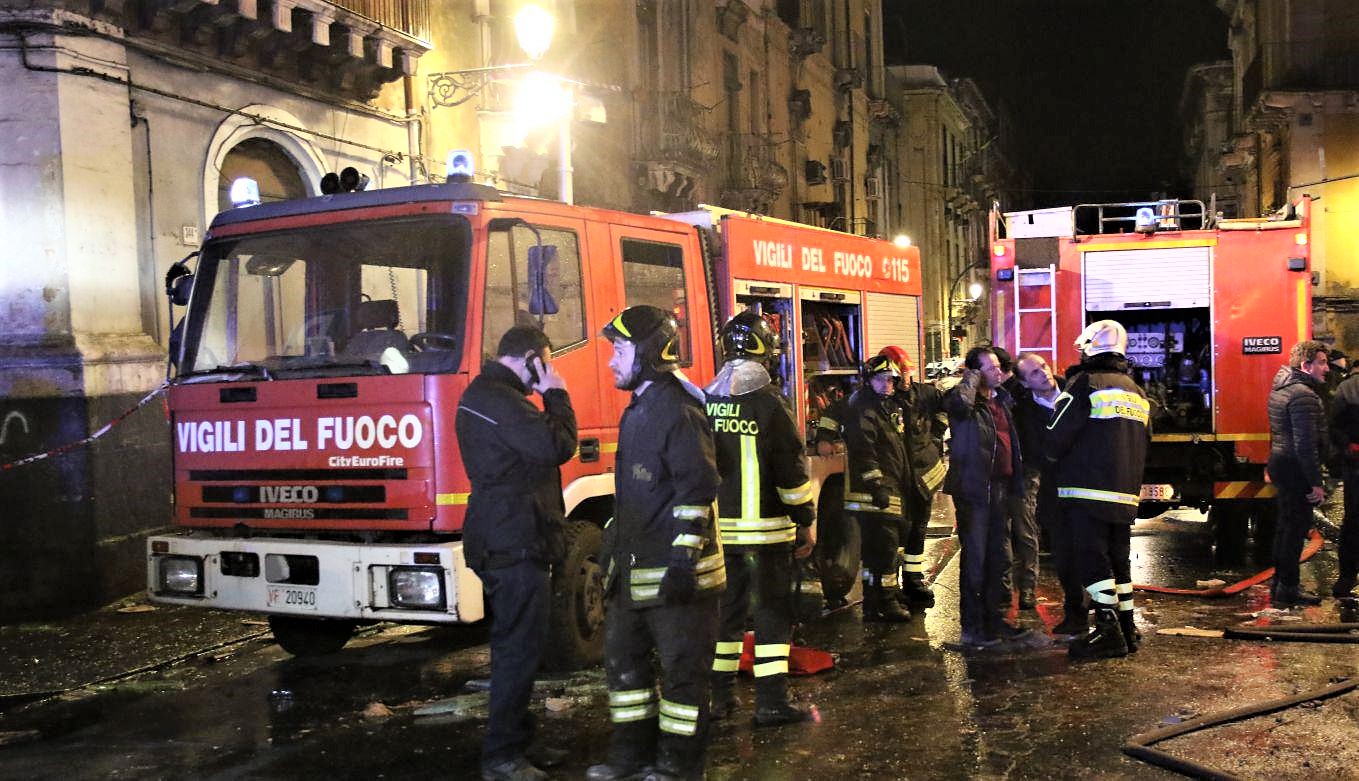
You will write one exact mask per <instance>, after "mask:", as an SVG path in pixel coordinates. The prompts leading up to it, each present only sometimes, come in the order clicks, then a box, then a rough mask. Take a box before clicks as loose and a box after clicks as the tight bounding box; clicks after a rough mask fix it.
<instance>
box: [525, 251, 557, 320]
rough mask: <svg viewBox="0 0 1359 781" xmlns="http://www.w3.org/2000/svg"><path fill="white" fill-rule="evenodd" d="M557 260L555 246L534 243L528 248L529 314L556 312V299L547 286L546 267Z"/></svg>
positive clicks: (552, 313) (550, 313) (551, 313)
mask: <svg viewBox="0 0 1359 781" xmlns="http://www.w3.org/2000/svg"><path fill="white" fill-rule="evenodd" d="M556 262H557V248H556V247H555V246H553V245H551V244H535V245H533V246H532V247H529V248H528V273H529V307H528V308H529V314H531V315H555V314H557V310H558V307H557V299H556V297H555V296H553V295H552V291H551V290H549V289H548V287H547V270H548V267H549V266H550V265H551V264H553V263H556Z"/></svg>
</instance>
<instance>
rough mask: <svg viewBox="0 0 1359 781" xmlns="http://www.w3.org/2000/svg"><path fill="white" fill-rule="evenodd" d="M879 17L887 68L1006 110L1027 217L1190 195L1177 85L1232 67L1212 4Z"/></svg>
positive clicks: (928, 7)
mask: <svg viewBox="0 0 1359 781" xmlns="http://www.w3.org/2000/svg"><path fill="white" fill-rule="evenodd" d="M883 10H884V13H885V15H886V24H885V36H884V37H885V38H886V41H885V52H886V57H887V62H888V64H929V65H936V66H938V67H939V68H940V69H941V70H943V71H944V73H945V74H946V75H947V76H948V77H950V78H955V77H970V78H973V79H975V80H976V81H977V82H978V84H980V85H981V88H982V91H983V92H984V93H985V94H986V97H987V100H988V101H989V102H991V104H992V105H993V106H995V105H998V104H999V105H1002V106H1004V107H1005V109H1006V110H1007V111H1008V112H1009V115H1010V117H1011V118H1012V122H1013V125H1012V130H1013V136H1014V138H1013V139H1012V142H1011V149H1012V150H1013V157H1014V158H1015V163H1016V164H1017V165H1018V166H1019V167H1020V168H1021V169H1023V170H1024V171H1026V172H1028V174H1029V178H1030V180H1031V181H1032V186H1033V192H1032V193H1030V195H1031V197H1032V199H1033V203H1032V206H1033V207H1043V206H1055V205H1067V204H1071V203H1077V202H1087V203H1088V202H1093V201H1101V202H1107V201H1121V200H1146V199H1148V198H1150V197H1152V196H1153V195H1154V194H1155V193H1157V192H1158V191H1160V192H1168V193H1169V194H1170V195H1172V196H1174V195H1179V196H1188V195H1189V193H1188V192H1186V191H1185V187H1186V186H1185V184H1184V182H1183V174H1182V172H1181V170H1180V169H1181V167H1182V166H1181V155H1182V151H1181V150H1182V149H1183V142H1182V134H1181V128H1180V122H1179V117H1178V105H1179V100H1180V94H1181V91H1182V90H1183V86H1184V76H1185V73H1186V70H1187V68H1188V67H1189V66H1191V65H1194V64H1197V63H1200V62H1210V61H1213V60H1225V59H1229V58H1230V53H1229V52H1228V50H1227V22H1226V17H1224V16H1223V15H1222V13H1221V12H1219V11H1218V10H1217V8H1216V7H1215V5H1214V3H1213V2H1212V0H1136V1H1134V0H884V2H883ZM1003 206H1005V207H1006V208H1015V207H1016V206H1020V207H1022V206H1024V205H1023V204H1014V205H1004V204H1003Z"/></svg>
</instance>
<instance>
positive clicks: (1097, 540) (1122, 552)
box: [1061, 502, 1132, 607]
mask: <svg viewBox="0 0 1359 781" xmlns="http://www.w3.org/2000/svg"><path fill="white" fill-rule="evenodd" d="M1080 504H1081V503H1080V502H1062V506H1061V510H1062V514H1063V515H1064V516H1065V518H1066V523H1067V525H1068V526H1069V527H1070V532H1071V555H1072V556H1073V558H1074V560H1075V568H1076V573H1077V579H1078V580H1079V581H1080V582H1081V583H1082V584H1083V585H1084V586H1085V587H1087V588H1088V587H1090V586H1093V585H1094V584H1096V583H1100V582H1103V581H1106V580H1112V581H1114V583H1115V584H1118V585H1122V584H1126V585H1128V586H1131V585H1132V524H1131V523H1125V522H1123V521H1107V520H1104V519H1102V518H1099V517H1096V516H1095V515H1093V514H1091V513H1090V512H1089V511H1087V510H1086V509H1085V508H1083V507H1081V506H1080ZM1128 593H1129V594H1131V591H1129V592H1128ZM1131 599H1132V597H1131V596H1129V597H1128V600H1129V601H1131ZM1110 607H1112V605H1110Z"/></svg>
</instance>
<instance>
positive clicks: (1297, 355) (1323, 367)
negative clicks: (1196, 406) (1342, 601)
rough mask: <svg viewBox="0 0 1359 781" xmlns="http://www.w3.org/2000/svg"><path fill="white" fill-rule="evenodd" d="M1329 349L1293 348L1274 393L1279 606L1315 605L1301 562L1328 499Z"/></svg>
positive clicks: (1311, 344)
mask: <svg viewBox="0 0 1359 781" xmlns="http://www.w3.org/2000/svg"><path fill="white" fill-rule="evenodd" d="M1326 358H1327V356H1326V345H1324V344H1322V343H1321V342H1315V341H1311V340H1306V341H1302V342H1298V343H1297V344H1295V345H1293V349H1292V351H1290V352H1289V354H1288V365H1287V366H1282V367H1280V368H1279V373H1278V374H1275V375H1274V386H1273V389H1272V390H1271V391H1270V393H1269V466H1268V469H1269V478H1270V480H1271V481H1273V483H1274V488H1275V490H1276V493H1275V495H1274V502H1275V506H1276V507H1278V519H1277V520H1276V521H1275V524H1274V587H1273V589H1272V595H1273V599H1274V604H1275V605H1277V606H1279V607H1293V606H1296V605H1315V604H1318V603H1319V602H1320V601H1321V598H1320V597H1318V596H1317V595H1316V594H1313V593H1311V592H1308V591H1303V590H1302V587H1301V586H1300V585H1299V584H1298V558H1299V557H1300V556H1301V555H1302V544H1303V539H1304V538H1305V537H1306V536H1307V530H1308V529H1309V528H1311V526H1312V507H1313V506H1315V505H1318V504H1321V502H1322V500H1323V499H1325V498H1326V489H1325V488H1324V487H1323V485H1322V482H1321V464H1322V461H1323V457H1322V456H1323V448H1324V447H1325V439H1324V437H1325V428H1324V427H1325V420H1326V417H1325V412H1324V410H1323V407H1322V403H1321V397H1320V395H1318V392H1317V390H1318V389H1319V388H1321V387H1322V386H1323V385H1324V384H1325V382H1326V373H1327V372H1328V371H1329V369H1330V367H1329V365H1328V364H1327V360H1326Z"/></svg>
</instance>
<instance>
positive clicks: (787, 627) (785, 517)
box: [706, 310, 816, 727]
mask: <svg viewBox="0 0 1359 781" xmlns="http://www.w3.org/2000/svg"><path fill="white" fill-rule="evenodd" d="M719 340H720V342H721V344H722V357H723V359H724V361H725V362H724V363H723V364H722V368H721V369H720V370H719V371H718V372H717V377H715V378H714V379H713V381H712V383H710V384H709V385H708V387H707V388H706V391H707V395H708V418H709V420H711V421H712V426H713V439H714V441H715V444H716V446H717V471H718V474H719V475H721V478H722V484H721V486H720V487H719V488H718V492H717V526H718V529H719V531H720V532H721V536H722V548H723V551H724V553H725V560H724V561H725V564H726V569H727V590H726V591H725V592H723V594H722V623H721V629H720V632H719V635H718V637H719V639H718V641H717V652H716V656H715V657H714V658H713V692H712V715H713V718H714V719H721V718H725V717H726V716H728V715H730V714H731V712H732V710H733V709H734V708H735V706H736V692H735V687H734V684H735V682H736V673H737V671H738V670H739V668H740V662H741V649H742V646H743V644H744V641H745V634H746V618H747V617H748V616H749V614H750V612H751V609H752V602H753V607H754V613H755V663H754V669H753V672H754V673H755V726H757V727H773V726H777V725H780V724H791V723H795V722H800V721H806V720H807V719H808V717H809V713H808V711H806V710H803V709H802V708H798V707H796V706H794V705H793V704H792V703H790V702H789V701H788V652H789V650H790V644H791V643H792V641H793V607H794V602H793V598H794V595H793V567H794V564H793V558H794V556H796V557H797V558H806V557H807V556H808V555H809V554H810V553H811V552H812V546H813V545H815V544H816V526H815V525H814V524H815V522H816V508H815V505H814V504H813V503H812V483H811V480H809V479H808V477H807V465H806V463H805V462H804V461H803V456H802V436H801V435H800V434H799V433H798V430H797V423H796V422H795V421H794V420H793V410H792V409H791V408H790V407H789V406H788V401H787V400H786V399H784V397H783V394H781V393H779V391H778V388H777V387H776V386H775V385H774V384H773V382H772V381H771V379H770V375H769V367H770V366H771V365H772V366H777V365H778V359H779V354H780V350H781V348H780V344H779V341H780V340H779V336H778V334H777V333H776V332H775V331H774V330H773V329H772V328H770V327H769V324H768V323H766V322H765V321H764V318H763V317H761V316H760V315H759V314H758V313H756V312H752V311H749V310H747V311H745V312H742V313H740V314H738V315H736V316H735V317H733V318H732V319H731V320H730V321H728V322H727V324H726V325H724V326H722V330H721V333H720V334H719Z"/></svg>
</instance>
